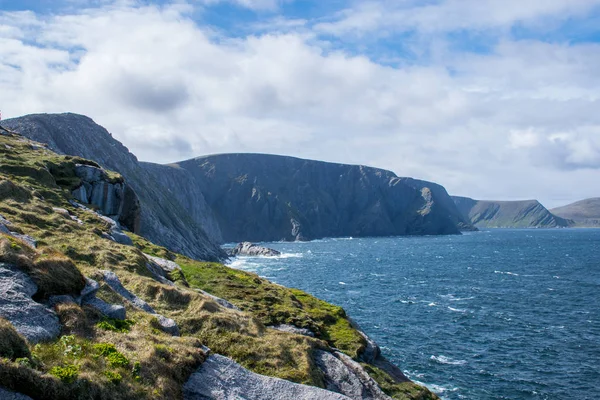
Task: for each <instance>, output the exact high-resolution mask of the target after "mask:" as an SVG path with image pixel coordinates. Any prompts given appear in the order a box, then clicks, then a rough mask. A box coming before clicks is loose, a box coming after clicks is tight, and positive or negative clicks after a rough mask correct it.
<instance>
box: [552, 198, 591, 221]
mask: <svg viewBox="0 0 600 400" xmlns="http://www.w3.org/2000/svg"><path fill="white" fill-rule="evenodd" d="M550 212H552V213H553V214H554V215H557V216H559V217H561V218H564V219H567V220H569V221H571V225H572V226H574V227H582V228H600V197H594V198H591V199H585V200H581V201H577V202H575V203H572V204H568V205H566V206H562V207H557V208H553V209H552V210H550Z"/></svg>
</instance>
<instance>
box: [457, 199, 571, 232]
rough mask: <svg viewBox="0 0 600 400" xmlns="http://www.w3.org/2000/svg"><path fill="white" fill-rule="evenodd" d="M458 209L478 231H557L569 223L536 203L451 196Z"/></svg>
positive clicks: (533, 201) (535, 201)
mask: <svg viewBox="0 0 600 400" xmlns="http://www.w3.org/2000/svg"><path fill="white" fill-rule="evenodd" d="M452 199H453V200H454V202H455V203H456V206H457V207H458V210H459V211H460V212H461V213H462V214H463V215H464V216H466V217H467V218H469V220H470V221H471V223H472V224H473V225H475V226H476V227H478V228H556V227H567V226H569V221H567V220H565V219H563V218H560V217H557V216H556V215H553V214H552V213H551V212H550V211H548V210H547V209H546V207H544V206H543V205H542V204H540V202H538V201H537V200H524V201H486V200H474V199H470V198H468V197H458V196H453V197H452Z"/></svg>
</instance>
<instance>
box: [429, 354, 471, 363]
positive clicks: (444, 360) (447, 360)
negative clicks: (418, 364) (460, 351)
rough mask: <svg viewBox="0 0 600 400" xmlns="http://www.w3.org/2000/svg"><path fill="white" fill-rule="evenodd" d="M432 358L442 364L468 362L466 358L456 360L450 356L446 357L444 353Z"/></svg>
mask: <svg viewBox="0 0 600 400" xmlns="http://www.w3.org/2000/svg"><path fill="white" fill-rule="evenodd" d="M429 359H430V360H433V361H435V362H437V363H440V364H447V365H465V364H466V363H467V361H466V360H454V359H452V358H450V357H446V356H444V355H439V356H431V357H429Z"/></svg>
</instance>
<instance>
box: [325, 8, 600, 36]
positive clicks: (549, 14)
mask: <svg viewBox="0 0 600 400" xmlns="http://www.w3.org/2000/svg"><path fill="white" fill-rule="evenodd" d="M598 5H600V1H599V0H527V1H522V0H445V1H435V2H430V1H419V0H401V1H398V0H372V1H360V2H358V1H357V2H355V3H354V6H353V7H349V8H347V9H345V10H343V11H340V12H338V13H337V15H336V16H335V17H333V18H331V19H330V21H327V22H323V23H320V24H318V25H317V26H316V29H317V30H319V31H322V32H327V33H330V34H335V35H348V34H351V35H352V34H353V35H365V34H370V35H371V34H374V35H386V34H389V33H390V32H394V31H400V32H402V31H409V30H418V31H419V32H422V33H426V32H429V33H432V32H445V31H454V30H461V29H476V30H487V29H507V28H510V27H511V26H512V25H513V24H516V23H523V24H528V25H530V26H534V27H538V28H544V25H546V24H548V23H549V20H548V18H551V19H557V20H565V19H568V18H572V17H577V16H581V15H583V14H585V13H586V12H588V11H590V10H591V9H592V8H593V7H595V6H598ZM541 21H543V24H541ZM550 21H551V20H550Z"/></svg>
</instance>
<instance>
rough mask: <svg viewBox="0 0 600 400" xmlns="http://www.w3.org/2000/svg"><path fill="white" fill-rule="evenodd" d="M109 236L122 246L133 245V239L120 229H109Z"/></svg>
mask: <svg viewBox="0 0 600 400" xmlns="http://www.w3.org/2000/svg"><path fill="white" fill-rule="evenodd" d="M110 236H111V237H112V238H113V240H114V241H115V242H117V243H119V244H122V245H124V246H133V240H131V238H130V237H129V236H127V235H126V234H125V233H123V231H122V230H120V229H111V231H110Z"/></svg>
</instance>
